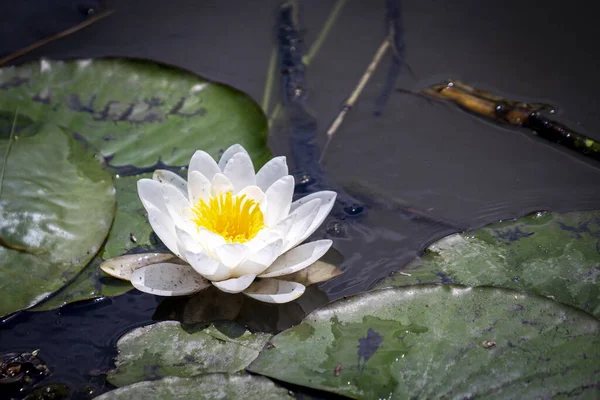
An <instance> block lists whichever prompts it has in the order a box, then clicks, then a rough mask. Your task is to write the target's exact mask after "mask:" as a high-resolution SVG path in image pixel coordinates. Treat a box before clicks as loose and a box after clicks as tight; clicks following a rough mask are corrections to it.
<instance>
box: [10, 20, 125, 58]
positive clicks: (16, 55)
mask: <svg viewBox="0 0 600 400" xmlns="http://www.w3.org/2000/svg"><path fill="white" fill-rule="evenodd" d="M113 12H114V10H106V11H104V12H101V13H100V14H96V15H94V16H93V17H90V18H88V19H86V20H85V21H83V22H81V23H80V24H77V25H75V26H73V27H71V28H69V29H66V30H64V31H62V32H58V33H57V34H55V35H52V36H50V37H47V38H46V39H42V40H39V41H37V42H35V43H32V44H30V45H29V46H27V47H24V48H22V49H20V50H17V51H15V52H14V53H12V54H9V55H8V56H6V57H4V58H0V66H2V65H4V64H6V63H8V62H11V61H12V60H14V59H15V58H19V57H21V56H23V55H25V54H27V53H29V52H30V51H33V50H35V49H37V48H38V47H42V46H43V45H45V44H48V43H50V42H53V41H55V40H57V39H61V38H63V37H65V36H69V35H70V34H72V33H75V32H77V31H78V30H80V29H83V28H85V27H86V26H89V25H91V24H93V23H94V22H96V21H99V20H101V19H102V18H105V17H108V16H109V15H110V14H112V13H113Z"/></svg>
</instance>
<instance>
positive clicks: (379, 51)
mask: <svg viewBox="0 0 600 400" xmlns="http://www.w3.org/2000/svg"><path fill="white" fill-rule="evenodd" d="M388 47H390V38H389V37H386V38H385V39H384V41H383V42H382V43H381V45H380V46H379V49H377V52H376V53H375V56H374V57H373V60H371V63H370V64H369V66H368V67H367V70H366V71H365V73H364V74H363V76H362V77H361V78H360V81H358V84H357V85H356V87H355V88H354V90H353V91H352V94H351V95H350V97H348V100H347V101H346V103H345V104H344V107H342V111H340V113H339V114H338V116H337V118H336V119H335V120H334V121H333V124H331V126H330V127H329V129H328V130H327V142H326V143H325V146H324V147H323V152H322V153H321V159H320V160H319V162H322V161H323V157H324V156H325V152H326V151H327V148H328V147H329V143H330V142H331V139H332V138H333V135H334V134H335V132H336V131H337V130H338V128H339V127H340V125H341V124H342V121H344V118H345V117H346V114H348V111H350V109H351V108H352V106H353V105H354V103H356V100H357V99H358V96H360V93H361V92H362V91H363V89H364V88H365V86H366V85H367V82H369V79H371V76H372V75H373V72H375V70H376V69H377V65H379V62H380V61H381V59H382V58H383V56H384V55H385V52H386V51H387V49H388Z"/></svg>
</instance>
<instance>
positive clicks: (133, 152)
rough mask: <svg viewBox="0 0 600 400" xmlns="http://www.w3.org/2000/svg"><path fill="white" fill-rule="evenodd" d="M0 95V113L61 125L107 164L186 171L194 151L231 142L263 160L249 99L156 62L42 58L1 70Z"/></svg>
mask: <svg viewBox="0 0 600 400" xmlns="http://www.w3.org/2000/svg"><path fill="white" fill-rule="evenodd" d="M0 92H1V93H2V96H0V112H2V111H4V112H6V111H8V112H11V113H12V112H14V110H15V109H16V108H17V107H18V108H19V110H20V112H21V113H23V115H24V116H25V118H28V119H30V120H32V121H47V122H50V121H51V122H52V123H54V124H56V125H60V126H63V127H65V128H66V129H68V131H69V133H71V134H76V135H79V136H81V137H82V138H83V139H84V140H86V141H87V142H88V143H89V144H90V146H92V147H93V148H94V149H97V150H98V151H99V152H100V153H101V154H102V155H103V156H104V157H110V164H111V165H113V166H125V165H132V166H135V167H137V168H143V167H151V166H153V165H155V164H156V163H157V162H158V161H159V160H160V161H162V162H163V163H165V164H167V165H172V166H174V165H187V163H188V162H189V160H190V157H191V155H192V154H193V152H194V151H195V150H197V149H203V150H205V151H207V152H208V153H210V154H212V155H213V156H217V155H218V154H219V152H220V151H222V150H224V149H225V148H227V147H228V146H229V145H232V144H234V143H240V144H242V145H243V146H244V147H245V148H246V149H247V150H248V152H249V153H250V154H251V155H253V156H254V158H253V159H254V161H255V162H256V163H257V164H262V163H264V162H265V161H266V160H267V159H268V157H269V154H268V151H267V149H266V133H267V121H266V118H265V116H264V114H263V112H262V111H261V110H260V108H259V106H258V105H257V104H256V103H255V102H254V101H252V99H250V97H249V96H247V95H246V94H244V93H242V92H240V91H238V90H235V89H233V88H231V87H228V86H226V85H221V84H217V83H213V82H209V81H207V80H205V79H202V78H200V77H198V76H197V75H194V74H191V73H189V72H186V71H183V70H181V69H177V68H174V67H170V66H166V65H161V64H158V63H155V62H149V61H142V60H130V59H94V60H71V61H51V60H41V61H39V62H32V63H28V64H25V65H23V66H20V67H16V68H14V67H10V68H2V69H0Z"/></svg>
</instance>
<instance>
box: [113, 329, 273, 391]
mask: <svg viewBox="0 0 600 400" xmlns="http://www.w3.org/2000/svg"><path fill="white" fill-rule="evenodd" d="M270 338H271V335H269V334H266V333H256V334H252V333H250V332H248V331H247V330H246V329H245V328H243V327H241V326H240V325H234V324H232V323H229V324H225V323H222V324H218V325H216V326H215V325H210V326H207V325H206V324H202V325H191V326H182V325H181V324H180V323H179V322H175V321H165V322H159V323H157V324H154V325H150V326H145V327H142V328H137V329H134V330H132V331H130V332H129V333H127V334H125V335H124V336H123V337H121V338H120V339H119V341H118V342H117V348H118V351H119V355H118V356H117V360H116V370H115V372H114V373H112V374H110V375H109V376H108V381H109V382H110V383H111V384H113V385H115V386H125V385H130V384H132V383H135V382H142V381H145V380H151V379H159V378H163V377H167V376H179V377H183V378H186V377H192V376H196V375H202V374H208V373H215V372H225V373H234V372H238V371H241V370H243V369H244V368H246V367H247V366H248V365H249V364H250V363H251V362H252V361H253V360H254V359H255V358H256V357H258V353H259V352H260V350H262V348H263V347H264V345H265V344H266V343H267V341H268V340H269V339H270Z"/></svg>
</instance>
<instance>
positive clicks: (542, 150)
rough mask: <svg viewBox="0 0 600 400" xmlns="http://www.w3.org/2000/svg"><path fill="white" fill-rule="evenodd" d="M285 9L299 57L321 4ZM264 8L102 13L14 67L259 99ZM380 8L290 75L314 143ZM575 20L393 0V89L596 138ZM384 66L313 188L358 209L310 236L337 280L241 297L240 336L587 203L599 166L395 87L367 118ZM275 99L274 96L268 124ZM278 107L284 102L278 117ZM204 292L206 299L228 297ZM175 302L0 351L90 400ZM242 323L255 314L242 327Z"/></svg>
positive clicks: (337, 104)
mask: <svg viewBox="0 0 600 400" xmlns="http://www.w3.org/2000/svg"><path fill="white" fill-rule="evenodd" d="M300 3H301V4H302V5H303V8H302V10H303V14H302V18H301V21H300V22H301V25H302V28H303V31H301V33H302V34H303V35H304V39H305V42H304V51H305V52H306V51H308V49H309V48H310V45H311V44H312V43H313V42H314V41H315V39H316V37H317V35H318V32H319V30H320V28H321V27H322V25H323V24H324V23H325V20H326V19H327V16H328V14H329V12H330V10H331V8H332V7H333V5H334V4H335V1H332V0H327V1H325V0H322V1H308V0H307V1H304V2H300ZM279 4H280V1H277V0H264V1H227V2H223V1H217V0H213V1H202V2H199V1H196V0H176V1H170V2H165V1H162V0H145V1H141V0H138V1H133V0H132V1H128V2H118V1H116V0H115V1H112V2H111V1H106V5H107V6H108V7H109V8H114V9H115V10H116V13H115V14H113V15H112V16H110V17H108V18H106V19H105V20H102V21H100V22H98V23H96V24H94V25H92V26H90V27H89V28H87V29H85V30H82V31H80V32H78V33H76V34H75V35H72V36H70V37H67V38H65V39H62V40H60V41H57V42H54V43H52V44H49V45H47V46H45V47H43V48H41V49H39V50H38V51H36V52H34V53H32V54H30V55H28V56H26V57H24V58H23V59H21V60H20V61H23V60H31V59H35V58H39V57H42V56H43V57H50V58H71V57H99V56H129V57H142V58H149V59H155V60H159V61H163V62H167V63H170V64H174V65H177V66H181V67H183V68H186V69H189V70H191V71H194V72H196V73H198V74H200V75H203V76H205V77H207V78H210V79H214V80H218V81H222V82H225V83H228V84H230V85H233V86H235V87H237V88H239V89H241V90H243V91H245V92H247V93H249V94H250V95H251V96H252V97H253V98H254V99H256V101H257V102H259V103H261V101H262V98H263V92H264V86H265V80H266V76H267V66H268V62H269V57H270V55H271V52H272V49H273V47H274V46H275V45H276V30H275V28H274V27H275V19H276V14H277V6H278V5H279ZM385 4H386V2H385V1H384V0H377V1H369V2H366V1H359V0H348V1H346V2H345V5H344V7H343V8H342V10H341V13H340V16H339V19H338V20H337V23H336V24H335V25H334V27H333V28H332V30H331V32H330V34H329V36H328V37H327V40H326V41H325V42H324V43H323V46H322V47H321V50H320V51H319V53H318V54H317V55H316V56H315V57H314V58H313V59H312V62H311V64H310V65H309V66H308V67H307V68H306V71H304V72H305V74H304V75H305V76H304V78H305V80H304V83H303V89H305V91H304V92H303V94H305V95H306V96H305V97H303V99H302V100H301V102H299V104H300V106H301V111H302V112H305V113H307V114H306V115H307V116H308V117H310V118H311V120H310V121H311V123H312V125H311V126H313V127H314V129H316V133H317V144H318V145H319V147H321V148H322V147H323V145H324V143H325V131H326V130H327V128H328V127H329V125H330V124H331V122H332V121H333V120H334V119H335V117H336V115H337V114H338V113H339V111H340V110H341V107H342V105H343V103H344V101H345V99H346V98H347V97H348V96H349V94H350V93H351V91H352V89H353V88H354V86H355V85H356V83H357V81H358V80H359V79H360V77H361V75H362V74H363V72H364V70H365V69H366V67H367V65H368V64H369V62H370V61H371V58H372V56H373V55H374V54H375V52H376V50H377V48H378V47H379V45H380V44H381V42H382V40H383V39H384V37H385V35H386V34H387V31H388V27H387V25H386V23H385V15H386V8H385ZM2 7H7V6H2ZM589 7H591V6H590V5H589V2H585V1H583V0H580V1H571V2H568V3H565V2H564V1H563V2H559V1H543V2H542V1H535V2H527V3H525V2H521V1H516V0H506V1H503V2H481V1H475V0H461V1H456V2H446V1H442V0H425V1H417V0H412V1H404V2H403V11H404V15H403V17H404V18H403V19H404V29H405V37H404V42H405V46H406V63H407V64H408V65H409V66H410V70H411V71H412V73H413V74H411V73H410V72H409V71H408V69H403V70H402V72H401V74H400V76H399V79H398V81H397V83H396V86H397V87H399V88H403V89H408V90H419V89H421V88H423V87H425V86H428V85H431V84H434V83H438V82H441V81H443V80H445V79H447V78H454V79H460V80H462V81H464V82H466V83H469V84H471V85H473V86H476V87H479V88H482V89H486V90H489V91H491V92H494V93H496V94H500V95H503V96H506V97H507V98H509V99H515V100H524V101H542V102H548V103H551V104H553V105H555V106H557V107H558V113H557V114H556V115H552V118H553V119H556V120H558V121H560V122H563V123H565V124H567V125H569V126H570V127H572V128H573V129H575V130H577V131H579V132H582V133H585V134H586V135H588V136H591V137H593V138H595V139H598V140H600V113H598V109H599V107H598V106H599V104H600V101H599V100H598V98H597V97H596V96H598V93H600V81H599V80H597V79H596V78H595V77H596V74H597V73H598V71H600V54H599V53H600V48H599V47H598V46H597V43H596V41H597V38H598V37H600V35H599V34H600V26H598V24H597V23H596V21H595V19H596V17H595V15H594V14H593V13H592V12H591V10H590V9H589ZM23 12H25V11H23ZM49 13H50V12H49ZM0 15H6V14H3V13H2V12H0ZM48 18H52V17H51V14H49V16H48ZM15 29H17V28H15ZM22 29H31V28H25V27H22ZM23 34H25V33H23ZM14 35H15V36H19V33H18V31H15V33H14ZM3 40H6V39H5V38H3ZM1 43H5V42H1ZM3 45H4V44H3ZM7 46H8V45H7ZM6 48H12V47H6ZM0 50H1V49H0ZM390 62H391V53H390V52H388V54H387V55H386V56H385V57H384V59H383V60H382V62H381V64H380V67H379V68H378V69H377V71H376V72H375V74H374V75H373V77H372V79H371V80H370V82H369V83H368V84H367V86H366V87H365V90H364V91H363V93H362V94H361V96H360V98H359V100H358V102H357V103H356V104H355V105H354V107H353V108H352V109H351V111H350V112H349V113H348V115H347V117H346V119H345V120H344V122H343V124H342V126H341V127H340V129H339V130H338V131H337V133H336V135H335V137H334V139H333V141H332V142H331V145H330V146H329V148H328V150H327V152H326V153H325V155H324V162H323V165H322V167H323V171H324V174H325V175H324V177H321V178H326V179H324V180H323V181H322V182H321V183H323V182H325V183H323V185H324V186H327V185H332V186H334V187H335V188H337V189H338V190H343V191H345V192H346V193H347V194H348V196H352V197H348V198H353V199H355V200H357V203H356V204H358V205H361V206H364V208H363V209H358V210H355V211H356V212H352V210H350V211H348V210H347V209H346V210H345V211H344V207H343V206H342V205H340V206H339V207H337V208H336V213H335V214H334V215H333V216H332V217H331V218H329V219H328V220H326V222H325V223H324V225H323V226H322V227H321V229H320V230H318V231H317V232H316V233H315V237H326V236H327V237H331V238H333V239H334V247H335V249H336V250H337V251H338V252H339V253H341V255H342V256H343V258H344V262H343V263H342V265H341V268H342V269H344V270H345V274H343V275H342V276H340V277H339V278H337V279H335V280H333V281H331V282H328V283H326V284H323V285H320V287H319V288H311V289H310V291H308V292H307V294H306V295H305V296H303V297H302V298H301V299H300V301H299V302H298V303H294V304H292V305H286V306H280V307H271V306H260V305H258V304H254V303H252V302H245V303H244V304H243V306H241V307H242V309H245V310H249V311H247V312H246V314H244V313H243V312H242V313H241V314H240V316H241V317H240V316H238V320H240V322H242V323H244V324H248V325H249V326H250V327H251V328H254V329H266V330H278V329H283V328H285V327H286V326H289V325H290V324H293V323H296V322H297V321H298V320H299V319H300V318H301V317H302V315H304V313H306V312H309V311H310V310H312V309H314V308H315V307H318V306H320V305H323V304H324V303H326V302H327V301H328V299H329V300H333V299H336V298H339V297H342V296H347V295H351V294H355V293H358V292H361V291H364V290H367V289H369V288H370V287H372V286H373V285H374V284H375V283H376V282H377V281H379V280H381V279H382V278H384V277H386V276H388V275H389V274H390V273H392V272H394V271H397V270H398V269H400V268H401V267H402V266H403V265H405V264H406V263H407V262H408V261H410V260H411V259H413V258H414V257H416V256H418V255H419V253H420V252H421V251H422V250H423V249H424V248H425V247H426V246H427V245H428V244H429V243H431V242H432V241H434V240H437V239H439V238H440V237H443V236H445V235H447V234H450V233H452V232H455V231H457V230H461V229H469V228H475V227H479V226H482V225H485V224H488V223H491V222H495V221H498V220H500V219H509V218H515V217H518V216H521V215H524V214H526V213H529V212H532V211H537V210H552V211H558V212H564V211H573V210H585V209H598V208H600V164H599V163H597V162H593V161H588V160H587V159H585V158H583V157H581V156H579V155H577V154H574V153H573V152H571V151H569V150H566V149H562V148H560V147H559V146H556V145H552V144H549V143H547V142H545V141H543V140H541V139H538V138H535V137H533V136H532V135H531V134H530V133H529V132H527V131H525V130H522V131H519V130H515V129H512V128H506V127H500V126H497V125H494V124H490V123H488V122H484V121H482V120H480V119H478V118H476V117H474V116H473V115H469V114H467V113H465V112H462V111H459V110H458V109H456V108H454V107H452V106H449V105H446V104H441V103H434V102H431V101H428V100H425V99H423V98H421V97H417V96H414V95H410V94H406V93H402V92H395V91H393V92H392V93H391V95H390V97H389V99H388V103H387V104H386V105H385V108H384V109H383V114H382V115H381V116H378V117H377V116H374V111H375V107H376V99H377V98H378V97H379V95H380V93H381V90H382V88H383V87H384V86H385V84H386V82H387V78H388V77H387V73H388V66H389V64H390ZM282 98H283V97H282V95H281V94H277V93H274V94H273V95H272V96H271V102H270V107H269V111H270V112H271V111H272V110H273V108H274V107H275V103H277V102H280V101H281V100H282ZM296 111H297V110H296ZM270 112H269V113H268V114H270ZM293 112H294V108H293V107H292V106H291V105H290V104H288V105H287V106H286V107H284V114H283V115H284V116H287V117H289V116H290V115H293ZM290 113H292V114H290ZM288 122H289V121H288ZM293 132H294V126H291V127H290V124H289V123H285V120H284V123H278V121H277V120H275V121H274V124H273V129H272V131H271V142H270V143H271V147H272V149H273V152H274V154H283V155H288V156H291V155H292V150H291V148H290V141H289V138H290V135H292V134H293ZM346 205H348V204H346ZM407 209H417V210H419V212H421V213H422V214H427V215H429V217H428V218H424V217H423V216H422V214H421V216H419V215H417V214H415V213H411V212H410V211H407ZM352 214H356V215H352ZM436 221H437V222H436ZM214 296H216V297H211V298H210V299H207V301H213V302H215V303H214V304H222V303H219V302H225V303H226V302H227V300H223V298H222V297H219V296H220V295H218V294H215V295H214ZM186 305H187V304H186V300H176V299H168V300H165V301H163V300H162V299H160V298H158V297H155V296H150V295H146V294H142V293H140V292H137V291H132V292H131V293H129V294H126V295H124V296H120V297H117V298H114V299H102V300H100V301H95V302H87V303H83V304H75V305H69V306H65V307H63V308H62V309H61V310H56V311H51V312H45V313H21V314H19V315H16V316H14V317H13V318H11V319H9V320H7V321H6V322H3V323H1V324H0V352H5V351H31V350H33V349H37V348H39V349H41V353H40V356H41V357H42V358H43V359H44V361H46V362H47V363H48V365H49V367H50V368H51V370H52V371H53V374H52V375H51V376H50V377H49V378H47V379H45V380H44V381H43V382H42V383H50V382H67V383H69V384H70V385H72V387H73V388H74V390H75V391H76V397H83V398H85V397H86V396H87V397H89V395H86V394H85V393H86V391H85V387H87V386H89V387H91V388H92V389H93V391H95V393H98V391H101V390H104V389H103V385H104V383H103V378H102V376H95V375H97V374H98V373H100V372H102V371H105V370H107V369H109V368H111V366H112V357H113V356H114V355H115V350H114V344H115V342H116V340H117V339H118V337H119V336H120V335H121V334H123V333H124V332H126V331H128V330H129V329H131V328H132V327H135V326H139V325H143V324H145V323H148V322H151V321H152V320H156V319H163V318H173V317H175V318H180V319H185V318H184V315H185V307H186ZM157 307H158V310H157ZM221 308H222V309H223V310H221ZM221 308H220V307H217V306H215V310H216V311H215V312H214V314H213V315H211V317H212V318H217V317H219V316H223V315H225V316H226V315H227V311H226V310H225V309H227V307H225V306H223V307H221ZM220 312H222V313H224V314H219V313H220ZM252 313H254V315H255V316H256V315H260V318H258V319H256V320H255V321H253V320H252V319H250V318H249V317H248V315H250V314H252ZM0 397H1V394H0Z"/></svg>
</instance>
